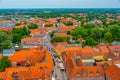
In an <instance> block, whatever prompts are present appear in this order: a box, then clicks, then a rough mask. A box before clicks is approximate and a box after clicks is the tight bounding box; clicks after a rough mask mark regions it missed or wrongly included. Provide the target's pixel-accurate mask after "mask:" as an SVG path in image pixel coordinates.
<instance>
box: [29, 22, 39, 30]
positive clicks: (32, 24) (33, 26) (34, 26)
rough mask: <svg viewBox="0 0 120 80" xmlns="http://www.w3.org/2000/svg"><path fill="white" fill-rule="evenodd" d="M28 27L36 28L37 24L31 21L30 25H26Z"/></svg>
mask: <svg viewBox="0 0 120 80" xmlns="http://www.w3.org/2000/svg"><path fill="white" fill-rule="evenodd" d="M28 28H29V29H36V28H38V25H37V24H34V23H31V24H30V25H28Z"/></svg>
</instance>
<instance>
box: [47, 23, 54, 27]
mask: <svg viewBox="0 0 120 80" xmlns="http://www.w3.org/2000/svg"><path fill="white" fill-rule="evenodd" d="M52 26H53V24H45V27H52Z"/></svg>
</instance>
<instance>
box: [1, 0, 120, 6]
mask: <svg viewBox="0 0 120 80" xmlns="http://www.w3.org/2000/svg"><path fill="white" fill-rule="evenodd" d="M0 8H120V0H0Z"/></svg>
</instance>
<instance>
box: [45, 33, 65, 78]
mask: <svg viewBox="0 0 120 80" xmlns="http://www.w3.org/2000/svg"><path fill="white" fill-rule="evenodd" d="M49 32H50V31H48V33H47V34H46V35H45V37H46V38H47V41H46V43H45V47H46V48H48V50H49V52H50V53H51V55H52V56H53V60H54V73H53V77H54V79H55V80H67V76H66V73H65V71H64V70H63V71H62V70H61V68H60V65H59V64H60V63H59V58H58V57H55V55H56V53H55V52H54V51H53V49H52V48H53V46H52V44H51V42H50V40H51V37H50V35H49Z"/></svg>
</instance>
